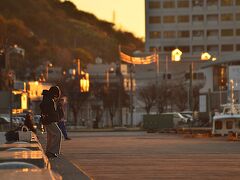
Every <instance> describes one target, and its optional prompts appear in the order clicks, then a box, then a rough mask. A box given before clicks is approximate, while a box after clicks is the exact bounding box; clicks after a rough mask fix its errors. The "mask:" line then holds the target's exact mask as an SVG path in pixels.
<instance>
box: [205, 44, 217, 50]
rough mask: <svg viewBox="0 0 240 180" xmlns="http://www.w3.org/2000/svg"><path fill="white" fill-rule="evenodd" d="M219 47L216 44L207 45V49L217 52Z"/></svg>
mask: <svg viewBox="0 0 240 180" xmlns="http://www.w3.org/2000/svg"><path fill="white" fill-rule="evenodd" d="M218 50H219V48H218V45H215V44H214V45H207V51H215V52H218Z"/></svg>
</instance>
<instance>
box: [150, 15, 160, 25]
mask: <svg viewBox="0 0 240 180" xmlns="http://www.w3.org/2000/svg"><path fill="white" fill-rule="evenodd" d="M149 23H150V24H157V23H161V17H160V16H150V17H149Z"/></svg>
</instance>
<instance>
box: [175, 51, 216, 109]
mask: <svg viewBox="0 0 240 180" xmlns="http://www.w3.org/2000/svg"><path fill="white" fill-rule="evenodd" d="M182 54H183V53H182V52H181V51H180V50H179V49H175V50H173V51H172V61H181V56H182ZM200 59H201V61H207V60H210V59H211V55H210V54H209V53H208V52H203V53H202V54H201V58H200ZM212 60H213V61H215V60H216V58H214V59H212ZM189 75H190V77H189V88H188V108H189V110H190V111H193V61H192V60H191V64H190V65H189Z"/></svg>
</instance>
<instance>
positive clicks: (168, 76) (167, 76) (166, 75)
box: [163, 73, 176, 116]
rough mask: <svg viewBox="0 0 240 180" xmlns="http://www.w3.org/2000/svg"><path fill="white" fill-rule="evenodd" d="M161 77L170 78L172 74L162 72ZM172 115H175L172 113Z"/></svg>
mask: <svg viewBox="0 0 240 180" xmlns="http://www.w3.org/2000/svg"><path fill="white" fill-rule="evenodd" d="M163 79H172V74H170V73H168V74H166V73H164V74H163ZM174 116H176V115H174Z"/></svg>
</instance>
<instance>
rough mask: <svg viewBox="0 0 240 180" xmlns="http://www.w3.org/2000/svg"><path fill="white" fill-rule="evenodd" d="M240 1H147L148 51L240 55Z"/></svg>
mask: <svg viewBox="0 0 240 180" xmlns="http://www.w3.org/2000/svg"><path fill="white" fill-rule="evenodd" d="M239 9H240V0H145V23H146V36H145V37H146V45H145V51H146V52H152V51H153V50H154V49H155V48H157V49H158V51H159V52H170V51H172V50H173V49H175V48H176V47H177V48H179V49H180V50H181V51H182V52H183V55H186V56H195V55H200V53H202V52H206V51H207V52H208V53H210V54H211V55H212V56H215V57H216V58H217V59H218V58H219V57H221V56H222V55H229V54H235V53H239V52H240V11H239Z"/></svg>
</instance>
